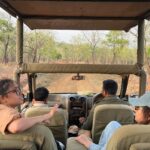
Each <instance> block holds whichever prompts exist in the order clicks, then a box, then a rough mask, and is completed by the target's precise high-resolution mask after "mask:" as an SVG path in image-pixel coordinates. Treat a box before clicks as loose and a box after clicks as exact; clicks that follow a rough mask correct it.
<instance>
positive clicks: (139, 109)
mask: <svg viewBox="0 0 150 150" xmlns="http://www.w3.org/2000/svg"><path fill="white" fill-rule="evenodd" d="M129 103H130V104H131V105H132V106H133V111H134V112H135V122H136V123H137V124H145V125H146V124H150V92H149V93H145V94H144V95H143V96H141V97H140V98H138V99H136V100H133V99H132V100H129ZM120 127H121V124H120V123H119V122H117V121H111V122H110V123H109V124H108V125H107V126H106V128H105V129H104V130H103V132H102V135H101V137H100V140H99V143H98V144H95V143H93V142H92V141H91V140H90V139H89V138H88V137H87V136H86V135H84V134H81V135H80V136H78V137H76V141H78V142H79V143H81V144H82V145H84V146H85V147H86V148H87V149H88V150H106V146H107V143H108V141H109V139H110V138H111V136H112V135H113V133H114V132H115V131H116V129H118V128H120Z"/></svg>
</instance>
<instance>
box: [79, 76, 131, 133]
mask: <svg viewBox="0 0 150 150" xmlns="http://www.w3.org/2000/svg"><path fill="white" fill-rule="evenodd" d="M117 90H118V84H117V82H116V81H114V80H110V79H109V80H104V81H103V86H102V93H101V98H100V99H99V100H97V101H96V102H95V104H94V106H93V107H92V109H91V111H90V113H89V116H88V117H87V119H86V121H85V122H84V123H83V125H82V127H81V128H82V129H84V130H85V132H84V133H87V134H88V135H89V134H90V131H91V129H92V122H93V114H94V109H95V107H96V106H98V105H103V104H125V105H129V103H128V102H125V101H123V100H121V99H119V98H118V97H117V96H116V93H117ZM79 119H80V118H79Z"/></svg>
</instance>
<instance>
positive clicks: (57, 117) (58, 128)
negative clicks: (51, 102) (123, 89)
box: [25, 107, 68, 145]
mask: <svg viewBox="0 0 150 150" xmlns="http://www.w3.org/2000/svg"><path fill="white" fill-rule="evenodd" d="M49 111H50V107H49V108H48V107H31V108H29V109H28V110H27V111H26V112H25V117H34V116H40V115H43V114H46V113H48V112H49ZM65 113H66V112H65V110H63V109H59V110H58V111H57V112H56V113H55V114H54V116H53V117H52V118H51V119H50V123H49V124H48V123H45V125H46V126H47V127H48V128H50V129H51V131H52V133H53V135H54V137H55V139H56V140H58V141H60V142H62V143H63V144H64V145H66V140H67V137H68V136H67V119H66V114H65Z"/></svg>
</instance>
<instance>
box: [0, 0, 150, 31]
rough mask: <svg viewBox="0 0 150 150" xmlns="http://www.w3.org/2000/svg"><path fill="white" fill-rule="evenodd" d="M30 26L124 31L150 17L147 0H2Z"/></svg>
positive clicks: (12, 13)
mask: <svg viewBox="0 0 150 150" xmlns="http://www.w3.org/2000/svg"><path fill="white" fill-rule="evenodd" d="M0 6H1V7H2V8H3V9H5V10H6V11H7V12H9V13H10V14H11V15H13V16H14V17H17V16H19V17H21V18H22V19H23V22H24V23H25V24H26V25H27V26H28V27H29V28H30V29H77V30H125V31H128V30H129V29H130V28H131V27H134V26H136V25H137V24H138V20H141V19H150V2H149V1H148V0H1V1H0Z"/></svg>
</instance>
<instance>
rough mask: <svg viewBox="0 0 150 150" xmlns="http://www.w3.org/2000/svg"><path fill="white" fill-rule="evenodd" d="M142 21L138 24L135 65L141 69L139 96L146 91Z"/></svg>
mask: <svg viewBox="0 0 150 150" xmlns="http://www.w3.org/2000/svg"><path fill="white" fill-rule="evenodd" d="M144 36H145V32H144V19H143V20H139V22H138V50H137V64H138V66H139V68H140V69H141V74H140V86H139V95H140V96H141V95H143V94H144V93H145V90H146V73H145V72H144V70H143V65H144V50H145V48H144Z"/></svg>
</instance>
